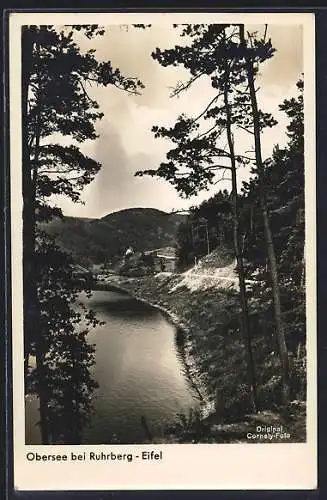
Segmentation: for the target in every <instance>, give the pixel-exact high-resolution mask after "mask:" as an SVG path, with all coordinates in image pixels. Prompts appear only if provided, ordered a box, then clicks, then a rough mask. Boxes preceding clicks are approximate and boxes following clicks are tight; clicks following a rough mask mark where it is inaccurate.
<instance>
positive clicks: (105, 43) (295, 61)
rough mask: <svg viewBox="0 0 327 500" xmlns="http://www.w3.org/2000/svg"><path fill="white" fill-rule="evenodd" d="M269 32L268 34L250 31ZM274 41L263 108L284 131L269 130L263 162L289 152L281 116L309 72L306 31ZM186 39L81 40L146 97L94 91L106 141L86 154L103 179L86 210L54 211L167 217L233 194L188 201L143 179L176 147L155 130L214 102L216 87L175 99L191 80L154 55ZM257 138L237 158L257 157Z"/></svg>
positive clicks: (136, 32) (140, 33) (163, 184)
mask: <svg viewBox="0 0 327 500" xmlns="http://www.w3.org/2000/svg"><path fill="white" fill-rule="evenodd" d="M249 28H250V29H256V30H259V31H260V30H263V26H262V25H261V26H249ZM268 37H270V38H271V41H272V45H273V47H274V48H275V49H276V53H275V55H274V57H272V58H271V59H270V60H268V61H267V62H265V63H264V64H263V65H262V66H261V69H260V76H259V78H258V85H259V86H260V90H259V92H258V102H259V106H260V107H261V109H263V111H266V112H270V113H272V114H273V116H274V117H275V118H276V119H277V121H278V125H277V126H275V127H274V128H272V129H268V130H267V132H265V133H264V134H263V137H262V150H263V157H264V158H266V157H268V156H270V154H271V152H272V149H273V147H274V145H276V144H277V143H278V144H279V145H280V146H283V145H285V144H286V141H287V137H286V134H285V131H286V125H287V120H286V117H285V116H284V113H282V112H281V111H279V110H278V106H279V104H281V103H282V102H283V100H284V99H285V98H288V97H292V96H295V95H296V94H297V92H296V82H297V81H298V79H299V78H300V76H301V74H302V72H303V57H302V27H301V26H300V25H295V24H294V25H285V24H283V25H276V24H274V25H268ZM183 40H185V39H183V38H180V36H179V34H178V31H177V30H175V29H174V28H173V27H172V26H171V25H167V24H157V25H152V27H151V28H148V29H146V30H142V29H135V28H133V27H131V26H127V25H126V26H119V25H113V26H106V32H105V35H104V36H103V37H100V38H99V39H98V40H96V41H95V40H92V41H89V40H87V39H86V38H85V37H82V36H81V37H79V38H78V40H77V42H78V43H79V45H80V47H81V49H82V50H87V49H89V48H94V49H96V53H95V55H96V57H97V59H99V60H103V61H104V60H110V61H111V63H112V65H113V66H114V67H118V68H119V69H120V70H121V72H122V74H123V75H124V76H131V77H138V78H139V79H140V80H141V81H142V82H143V83H144V85H145V89H143V90H142V94H141V95H139V96H131V95H128V94H127V93H125V92H123V91H121V90H118V89H116V88H114V87H106V88H101V87H94V86H93V87H92V88H89V89H88V92H89V94H90V95H91V97H92V98H95V99H96V100H97V101H98V103H99V105H100V110H101V111H102V112H103V113H104V117H103V119H102V120H101V121H100V122H99V123H98V124H97V132H98V134H99V137H98V139H97V140H96V141H92V142H91V141H90V142H88V143H86V144H84V145H82V148H81V149H82V150H83V152H85V153H86V154H88V155H89V156H91V157H92V158H94V159H95V160H97V161H98V162H100V163H101V164H102V168H101V170H100V172H99V173H98V174H97V176H96V177H95V179H94V180H93V181H92V183H91V184H90V185H88V186H87V187H86V188H85V189H84V191H83V195H82V200H83V201H84V205H80V204H74V203H72V202H70V201H69V200H67V199H64V198H61V197H58V198H55V199H54V203H55V204H57V205H58V206H60V207H61V208H62V210H63V213H64V214H65V215H70V216H76V217H90V218H100V217H103V216H104V215H107V214H108V213H111V212H114V211H117V210H121V209H124V208H133V207H151V208H157V209H160V210H164V211H168V212H169V211H171V210H172V209H175V210H176V209H179V210H181V209H187V208H188V207H189V206H191V205H196V204H198V203H200V202H201V201H203V200H204V199H206V198H209V197H210V196H211V195H212V194H214V193H215V192H216V191H217V190H218V189H224V188H226V189H228V190H229V189H230V182H229V181H224V182H220V183H219V184H217V185H214V186H212V188H211V189H210V190H209V191H205V192H202V193H201V194H200V195H199V196H197V197H192V198H190V199H188V200H184V199H181V198H180V197H179V196H178V193H177V191H176V190H175V189H174V188H173V187H172V186H171V185H170V184H169V183H168V182H167V181H165V180H161V179H158V178H151V177H148V176H145V177H135V176H134V174H135V172H136V171H137V170H143V169H148V168H157V167H158V166H159V165H160V162H162V161H165V154H166V152H167V151H168V150H169V149H170V146H171V144H172V143H170V142H169V141H167V140H164V139H155V138H154V135H153V133H152V132H151V128H152V126H153V125H161V126H169V125H173V123H174V121H175V120H176V118H177V117H178V116H179V115H180V114H181V113H185V112H186V113H187V114H188V115H190V116H192V115H193V116H196V114H197V113H199V112H200V111H201V109H203V106H204V105H205V103H207V102H208V101H209V99H210V85H208V80H200V83H199V84H197V85H196V86H194V87H192V89H191V90H190V91H188V92H184V93H183V94H182V95H181V96H180V97H179V98H176V97H175V98H172V97H170V94H171V90H172V88H174V87H175V86H176V83H177V82H178V81H185V80H186V79H187V77H188V73H187V72H186V71H185V70H184V69H183V68H182V67H173V68H171V67H166V68H164V67H162V66H160V64H159V63H158V62H157V61H155V60H153V59H152V57H151V53H152V52H153V51H154V50H155V48H156V47H159V48H161V49H165V48H172V47H174V46H175V45H176V44H179V45H181V44H182V43H183ZM251 141H252V137H251V136H250V135H249V134H247V133H245V132H244V133H243V132H242V133H238V135H236V136H235V146H236V152H237V153H242V152H244V151H247V150H250V149H252V147H253V146H252V142H251ZM238 175H239V179H238V182H239V186H240V185H241V183H242V181H243V180H246V179H247V178H248V176H249V171H248V169H246V168H243V169H242V170H239V172H238Z"/></svg>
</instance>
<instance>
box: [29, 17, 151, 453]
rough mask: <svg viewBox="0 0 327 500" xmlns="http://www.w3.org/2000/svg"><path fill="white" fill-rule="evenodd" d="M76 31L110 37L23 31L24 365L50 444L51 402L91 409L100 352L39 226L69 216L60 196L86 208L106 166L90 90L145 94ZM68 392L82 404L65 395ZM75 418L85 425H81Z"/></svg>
mask: <svg viewBox="0 0 327 500" xmlns="http://www.w3.org/2000/svg"><path fill="white" fill-rule="evenodd" d="M76 32H83V33H84V34H85V36H86V37H87V38H89V39H92V38H94V37H96V36H101V35H103V34H104V30H103V29H102V28H99V27H98V26H96V25H88V26H78V25H76V26H66V27H63V28H61V29H56V28H55V27H54V26H24V27H23V28H22V141H23V144H22V176H23V261H24V299H25V305H24V313H25V317H24V341H25V363H24V364H25V373H26V374H27V372H28V360H29V356H30V355H31V354H32V355H34V356H35V358H36V370H35V372H34V376H35V375H36V376H37V382H35V384H34V386H35V387H37V393H38V396H39V401H40V425H41V434H42V442H43V443H44V444H46V443H49V442H51V439H54V434H56V432H54V430H53V428H51V427H53V421H54V418H52V419H51V418H50V417H51V415H52V417H53V416H54V413H55V412H57V413H58V411H57V410H55V409H53V408H52V406H51V404H52V403H51V401H52V402H53V396H54V395H56V397H55V399H56V400H57V404H58V401H59V399H60V398H61V399H62V398H63V397H64V396H63V394H66V396H65V397H64V400H65V404H63V405H61V406H62V408H63V412H64V415H65V417H66V418H68V415H70V416H72V415H73V414H75V415H76V414H77V413H79V415H81V414H82V413H83V412H82V410H81V411H79V407H80V406H81V404H82V401H83V403H84V407H85V405H86V406H87V403H86V401H87V399H88V398H87V392H88V390H92V387H93V385H92V384H93V383H92V382H91V379H90V378H89V377H88V374H87V366H88V364H89V363H90V362H91V361H92V359H91V358H92V349H91V348H89V347H88V346H87V343H86V338H85V334H80V336H79V337H74V335H73V330H72V329H73V325H76V322H78V321H80V320H81V318H80V317H79V316H76V313H75V311H74V310H73V308H72V304H73V303H74V302H75V301H76V297H77V292H78V290H77V289H76V287H75V285H74V284H73V283H72V275H71V269H70V266H69V265H68V263H67V261H65V259H66V257H65V256H63V255H62V252H60V250H59V249H58V248H57V247H56V246H55V245H54V243H53V242H49V240H48V238H47V236H46V235H45V234H44V233H42V232H40V231H38V222H40V221H41V222H42V221H48V220H50V219H51V218H52V217H53V216H60V215H61V211H60V210H59V209H58V208H56V207H53V206H51V204H50V202H49V201H50V200H51V196H52V195H54V194H55V195H64V196H67V197H69V198H70V199H71V200H72V201H73V202H79V200H80V194H81V191H82V189H83V188H84V186H86V185H87V184H88V183H90V182H91V181H92V179H93V178H94V176H95V175H96V173H97V172H98V171H99V169H100V167H101V165H100V164H99V163H98V162H96V161H95V160H93V159H92V158H89V157H88V156H86V155H85V154H84V153H82V151H81V149H80V148H79V144H81V143H83V142H85V141H87V140H95V139H96V138H97V134H96V129H95V124H96V122H97V121H98V120H100V119H101V118H102V116H103V115H102V113H101V112H100V111H99V106H98V103H97V102H96V101H94V100H93V99H92V98H91V97H90V96H89V94H88V89H89V87H90V85H91V84H97V85H103V86H109V85H112V86H115V87H117V88H119V89H121V90H122V91H125V92H128V93H131V94H135V93H137V92H138V90H139V89H140V88H142V84H141V82H140V81H139V80H138V79H135V78H125V77H123V76H122V75H121V73H120V71H119V69H114V68H113V67H112V65H111V63H110V62H109V61H108V62H98V61H97V60H96V57H95V55H94V52H95V51H94V50H93V49H91V50H89V51H87V52H86V53H81V51H80V48H79V47H78V45H77V44H76V43H75V41H74V35H75V33H76ZM54 134H56V136H58V135H59V136H60V137H67V138H68V137H69V138H70V144H69V145H66V146H64V145H63V143H62V141H61V140H60V139H58V142H57V143H56V142H55V141H54V139H53V137H54ZM63 261H64V262H65V264H64V265H63ZM40 264H43V267H42V266H41V268H40ZM60 268H61V269H60ZM54 277H55V278H56V279H54ZM55 289H57V292H59V291H60V296H58V294H57V292H55ZM50 311H51V314H50ZM45 318H47V320H46V322H45V323H44V319H45ZM85 318H86V319H87V318H89V319H90V321H89V324H90V325H91V326H92V325H94V324H95V321H96V320H95V319H94V318H93V316H92V313H91V312H87V311H86V313H85ZM91 318H92V319H91ZM87 322H88V321H87ZM66 341H67V343H66V345H65V342H66ZM68 347H69V348H68ZM56 349H57V350H56ZM74 353H75V354H74ZM77 353H79V354H78V356H77ZM52 355H53V356H57V358H56V357H52V358H51V356H52ZM72 356H73V358H72ZM74 356H75V357H74ZM76 356H77V357H76ZM60 359H61V361H60ZM50 365H51V377H50V375H49V374H50V371H49V370H50V368H49V367H50ZM72 366H73V367H74V368H73V369H71V368H72ZM54 370H55V371H54ZM65 370H66V379H65V377H64V372H65ZM67 370H68V372H67ZM68 374H69V376H68ZM79 376H80V377H81V379H80V380H79V381H78V377H79ZM67 377H68V378H67ZM76 377H77V378H76ZM54 380H56V383H55V384H54ZM74 380H75V382H73V381H74ZM69 384H70V385H69ZM83 384H84V385H85V387H84V389H85V394H84V396H82V393H83V390H84V389H82V388H81V386H82V385H83ZM68 387H69V390H70V391H73V393H74V394H75V397H73V394H72V393H70V395H69V394H68V393H67V389H68ZM69 401H70V403H69V404H68V403H67V402H69ZM72 401H73V402H74V403H73V406H74V408H73V407H72ZM53 406H54V407H55V406H56V405H55V404H54V405H53ZM58 407H60V404H58ZM73 421H74V422H75V424H74V425H75V426H77V427H78V426H79V424H78V422H77V420H76V418H73V420H72V422H73ZM61 423H62V422H61ZM73 434H74V432H73V431H72V430H71V437H70V438H69V439H71V440H73V441H76V439H77V436H76V435H75V437H73Z"/></svg>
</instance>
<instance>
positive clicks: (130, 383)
mask: <svg viewBox="0 0 327 500" xmlns="http://www.w3.org/2000/svg"><path fill="white" fill-rule="evenodd" d="M83 301H84V302H85V303H86V304H88V305H89V307H91V308H92V309H93V310H94V311H95V312H96V313H97V317H98V319H99V320H102V321H105V322H106V324H105V325H104V326H98V327H97V328H95V329H94V330H92V332H91V333H90V334H89V341H90V342H91V343H94V344H95V345H96V353H95V356H96V364H95V366H94V367H93V376H94V378H95V380H96V381H97V382H98V384H99V388H98V389H97V390H96V392H95V395H94V409H95V412H94V414H93V415H92V418H91V422H90V425H89V426H88V427H87V428H85V430H84V436H83V442H84V443H85V444H101V443H108V442H110V441H111V439H112V437H113V435H116V436H117V438H118V440H119V441H120V442H122V443H141V442H143V441H144V440H145V439H146V432H145V429H144V425H142V423H141V421H142V419H143V421H144V419H146V422H147V425H148V428H149V429H150V432H151V433H152V435H154V436H160V435H162V433H163V430H164V428H165V427H166V426H167V424H171V423H172V422H173V421H174V420H175V419H176V414H177V413H179V412H188V409H189V408H191V407H195V406H197V405H198V401H197V399H196V397H195V394H194V392H193V391H192V389H191V387H190V384H189V382H188V380H187V377H186V376H185V373H184V368H183V363H182V360H181V356H180V352H179V348H178V345H177V331H176V328H175V327H174V326H173V325H172V324H170V323H169V322H168V321H167V319H166V318H165V317H164V316H163V315H162V314H161V313H160V312H159V311H157V310H156V309H153V308H151V307H149V306H147V305H146V304H143V303H141V302H139V301H136V300H135V299H133V298H131V297H129V296H128V295H124V294H122V293H117V292H111V291H110V292H109V291H95V292H93V296H92V297H91V298H90V299H86V298H84V299H83ZM37 413H38V412H37V402H36V401H31V402H29V403H28V405H27V414H26V442H27V443H30V444H36V443H37V441H38V439H39V437H38V435H39V433H38V430H37V427H36V426H35V422H36V420H37V417H38V415H37Z"/></svg>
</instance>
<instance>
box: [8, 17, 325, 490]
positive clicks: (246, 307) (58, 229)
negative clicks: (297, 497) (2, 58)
mask: <svg viewBox="0 0 327 500" xmlns="http://www.w3.org/2000/svg"><path fill="white" fill-rule="evenodd" d="M314 40H315V24H314V15H313V14H307V13H290V14H286V13H276V12H274V13H264V14H263V13H251V14H250V13H246V12H245V13H242V12H233V13H232V12H231V13H226V12H224V13H221V12H220V13H219V12H216V13H204V12H197V13H194V12H193V13H187V12H176V13H159V12H157V13H146V12H133V13H126V12H125V13H124V12H120V13H117V12H116V13H114V12H102V13H99V12H97V13H83V12H75V13H74V12H65V13H62V12H61V13H60V12H49V13H37V12H33V13H32V12H25V13H23V12H17V13H15V12H12V13H11V14H10V16H9V99H10V102H9V111H10V179H11V180H10V182H11V207H10V213H11V252H12V271H11V273H12V332H11V335H12V346H13V437H14V443H13V449H14V485H15V488H16V489H17V490H21V491H25V490H47V491H54V490H55V491H60V490H151V489H153V490H156V489H159V490H162V489H170V490H171V489H174V490H193V489H201V490H203V489H205V490H219V489H232V490H240V489H255V490H259V489H262V490H263V489H290V490H291V489H292V490H294V489H302V490H303V489H314V488H315V487H316V485H317V445H316V439H317V409H316V407H317V400H316V392H317V381H316V261H315V254H316V243H315V241H316V222H315V213H316V212H315V205H316V200H315V192H316V191H315V179H316V163H315V162H316V159H315V45H314Z"/></svg>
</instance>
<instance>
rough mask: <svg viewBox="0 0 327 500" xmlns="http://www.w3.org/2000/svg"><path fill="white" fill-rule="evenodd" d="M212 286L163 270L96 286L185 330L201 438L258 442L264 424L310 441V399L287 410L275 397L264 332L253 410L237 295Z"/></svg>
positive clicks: (185, 354)
mask: <svg viewBox="0 0 327 500" xmlns="http://www.w3.org/2000/svg"><path fill="white" fill-rule="evenodd" d="M184 276H185V275H184ZM191 285H192V283H191ZM206 285H207V284H206V283H205V286H203V287H202V286H200V287H197V288H196V289H195V288H194V287H192V286H187V284H185V279H184V277H182V278H181V275H178V274H172V273H158V274H156V275H151V276H142V277H125V276H117V275H115V276H112V277H111V278H109V279H108V282H106V283H104V282H102V283H101V282H100V283H97V285H96V286H95V287H94V289H96V290H107V291H110V290H111V291H117V292H120V293H124V294H127V295H129V296H130V297H132V298H134V299H135V300H138V301H140V302H143V303H144V304H147V305H149V306H150V307H153V308H155V309H157V310H158V311H160V312H161V313H162V314H163V315H164V316H165V317H166V318H167V320H168V321H170V322H171V323H172V324H173V325H174V326H175V327H176V328H178V329H179V330H180V331H181V332H182V335H183V343H182V345H181V355H182V362H183V365H184V367H185V372H186V373H185V375H186V377H187V378H188V380H189V382H190V384H191V386H192V388H193V390H194V391H195V392H196V394H197V395H198V397H199V403H200V405H199V406H200V408H199V410H200V415H199V418H200V422H201V423H200V427H202V431H203V432H204V434H203V435H202V437H200V442H213V443H250V442H251V443H258V442H260V440H251V441H250V442H249V440H248V438H247V433H248V432H254V430H255V429H256V426H258V425H261V426H262V425H263V426H268V427H269V426H270V425H279V426H283V427H284V428H285V429H287V430H288V431H289V432H290V436H291V438H290V441H289V442H295V443H303V442H306V401H305V400H303V399H302V398H299V399H297V398H295V399H293V400H292V401H290V404H289V406H288V408H283V407H281V406H280V405H278V404H276V403H275V401H274V400H273V399H270V398H272V397H273V393H271V392H270V389H269V382H270V381H271V377H272V375H273V374H272V373H271V368H270V363H271V361H270V359H271V358H269V346H267V345H266V344H264V348H265V351H264V352H262V341H264V340H265V339H264V337H263V336H262V334H261V333H260V331H259V333H258V334H257V338H256V339H255V342H254V346H255V348H256V349H257V352H256V353H257V355H258V354H259V355H260V356H261V357H260V358H259V359H258V358H257V367H258V370H260V372H258V373H260V375H259V376H260V377H261V385H260V390H261V391H262V392H261V400H260V407H259V409H258V410H257V412H253V411H251V408H250V407H249V403H248V402H249V398H248V392H247V391H248V388H247V384H246V378H245V379H244V377H246V372H245V366H246V354H245V349H244V339H243V338H242V335H241V332H240V330H239V328H238V321H239V319H238V309H237V306H238V297H237V293H235V290H231V289H230V288H227V287H226V288H224V286H220V285H219V284H212V283H210V284H209V286H208V285H207V286H206ZM154 298H155V300H154ZM257 346H258V347H257ZM267 353H268V355H267ZM242 372H243V374H244V377H243V376H242ZM240 374H241V378H240ZM267 386H268V388H267ZM188 425H189V426H191V427H192V426H193V427H192V428H193V430H194V429H195V428H196V427H197V424H196V422H195V421H194V422H193V424H191V423H189V424H188ZM191 427H189V429H190V428H191ZM202 431H200V432H202ZM202 438H204V441H201V439H202ZM181 439H182V438H181ZM208 440H209V441H208ZM180 442H189V441H180ZM198 442H199V441H198ZM275 442H280V441H279V440H277V441H275Z"/></svg>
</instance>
